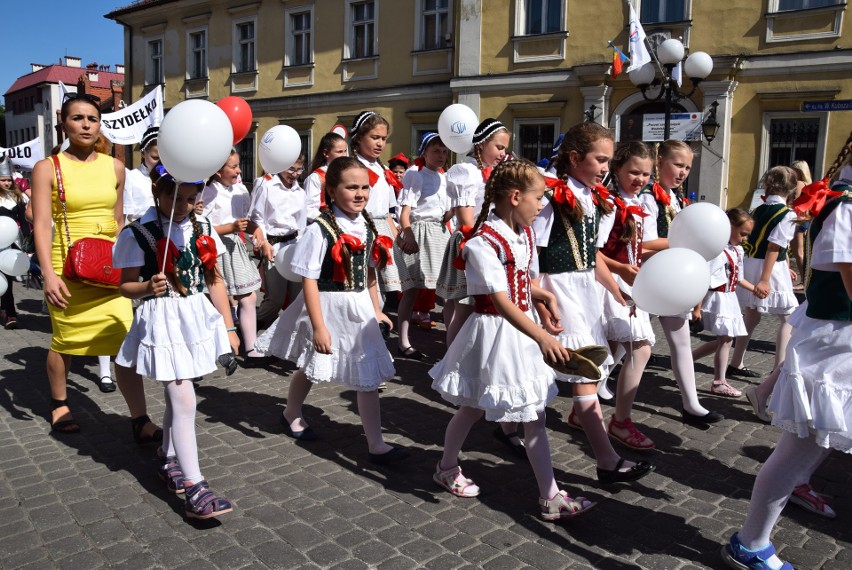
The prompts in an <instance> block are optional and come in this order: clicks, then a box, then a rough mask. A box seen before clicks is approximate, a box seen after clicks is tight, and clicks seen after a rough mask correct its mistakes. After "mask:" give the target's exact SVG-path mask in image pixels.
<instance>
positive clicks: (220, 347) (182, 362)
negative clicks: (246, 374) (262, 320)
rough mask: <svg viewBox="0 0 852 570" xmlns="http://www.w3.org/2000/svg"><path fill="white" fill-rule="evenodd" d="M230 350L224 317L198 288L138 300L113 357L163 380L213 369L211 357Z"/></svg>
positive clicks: (179, 378) (121, 363) (145, 373)
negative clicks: (192, 291)
mask: <svg viewBox="0 0 852 570" xmlns="http://www.w3.org/2000/svg"><path fill="white" fill-rule="evenodd" d="M229 352H231V345H230V343H229V342H228V331H227V330H226V329H225V320H224V319H223V318H222V315H220V314H219V312H218V311H216V308H215V307H214V306H213V304H212V303H211V302H210V301H209V300H208V299H207V297H206V296H204V295H203V294H201V293H196V294H194V295H190V296H188V297H155V298H153V299H147V300H145V301H143V302H142V303H141V304H140V305H139V308H137V309H136V314H135V315H134V317H133V324H132V325H131V326H130V331H129V332H128V333H127V336H126V337H125V339H124V343H122V345H121V348H120V349H119V351H118V355H117V356H116V357H115V363H116V364H118V365H120V366H124V367H126V368H132V369H133V370H135V371H136V372H138V373H139V374H141V375H142V376H147V377H148V378H153V379H154V380H160V381H163V382H168V381H170V380H187V379H190V378H196V377H198V376H204V375H206V374H211V373H213V372H215V371H216V358H218V357H219V356H220V355H222V354H227V353H229Z"/></svg>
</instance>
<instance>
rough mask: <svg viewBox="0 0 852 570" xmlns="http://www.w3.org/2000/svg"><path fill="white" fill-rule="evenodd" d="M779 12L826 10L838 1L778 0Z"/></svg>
mask: <svg viewBox="0 0 852 570" xmlns="http://www.w3.org/2000/svg"><path fill="white" fill-rule="evenodd" d="M777 2H778V11H779V12H784V11H787V10H809V9H811V8H824V7H826V6H834V5H835V4H837V3H838V0H777Z"/></svg>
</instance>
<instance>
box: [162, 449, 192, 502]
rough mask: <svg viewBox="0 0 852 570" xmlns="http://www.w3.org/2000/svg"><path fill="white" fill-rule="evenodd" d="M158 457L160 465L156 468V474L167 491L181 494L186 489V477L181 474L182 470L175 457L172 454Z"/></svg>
mask: <svg viewBox="0 0 852 570" xmlns="http://www.w3.org/2000/svg"><path fill="white" fill-rule="evenodd" d="M159 459H160V467H159V468H158V469H157V475H159V476H160V479H162V480H163V483H165V484H166V488H167V489H168V490H169V491H171V492H172V493H175V494H176V495H181V494H183V493H184V491H185V490H186V489H185V487H186V485H185V483H186V478H185V477H184V476H183V471H182V470H181V468H180V464H179V463H178V460H177V457H175V456H174V455H172V456H171V457H160V458H159Z"/></svg>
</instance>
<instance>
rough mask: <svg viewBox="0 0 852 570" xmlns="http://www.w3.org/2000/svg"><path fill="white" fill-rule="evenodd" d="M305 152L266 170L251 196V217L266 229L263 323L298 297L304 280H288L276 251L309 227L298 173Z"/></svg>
mask: <svg viewBox="0 0 852 570" xmlns="http://www.w3.org/2000/svg"><path fill="white" fill-rule="evenodd" d="M304 160H305V157H304V155H299V158H298V160H296V162H295V163H294V164H293V166H291V167H290V168H288V169H287V170H284V171H282V172H279V173H278V174H274V175H270V174H265V175H264V176H262V177H261V178H259V179H258V182H257V184H256V185H255V188H254V191H253V192H252V196H251V206H250V207H249V212H248V218H249V220H251V221H252V222H254V223H255V224H256V225H257V227H258V228H259V229H260V231H261V232H262V233H263V237H264V240H265V242H266V243H265V244H264V246H263V248H262V256H261V257H262V261H261V266H262V268H263V283H264V297H263V301H261V303H260V306H259V307H258V309H257V320H258V322H260V323H267V324H268V323H271V322H272V321H274V320H275V319H276V317H278V312H279V311H280V310H281V307H282V306H283V305H284V301H285V299H287V298H289V299H291V300H292V299H295V298H296V295H298V294H299V291H300V290H301V285H302V284H301V282H299V283H293V282H291V281H287V279H285V278H284V276H283V275H281V273H279V272H278V270H277V269H275V261H274V260H275V254H276V253H278V251H279V250H280V249H281V248H282V247H288V246H292V245H295V243H296V240H297V239H298V238H299V236H300V235H302V234H304V233H305V228H306V227H307V224H308V220H307V202H308V200H307V195H306V193H305V190H303V189H302V187H301V186H299V181H298V178H299V175H300V174H301V173H302V172H303V171H304V167H303V165H304Z"/></svg>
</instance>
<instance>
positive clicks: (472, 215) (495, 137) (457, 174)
mask: <svg viewBox="0 0 852 570" xmlns="http://www.w3.org/2000/svg"><path fill="white" fill-rule="evenodd" d="M509 137H510V134H509V130H508V129H507V128H506V127H505V126H503V123H501V122H500V121H498V120H497V119H485V120H484V121H482V122H481V123H480V124H479V126H477V127H476V130H475V131H474V134H473V150H471V151H470V153H469V155H468V159H467V161H466V162H461V163H459V164H455V165H453V166H452V167H451V168H450V169H449V170H448V171H447V195H448V196H449V198H450V206H451V207H452V208H453V213H454V214H455V218H456V232H455V233H454V234H453V235H452V237H451V239H450V242H449V243H448V244H447V250H446V252H445V253H444V260H443V262H442V263H441V272H440V275H439V276H438V288H437V293H438V296H439V297H441V298H442V299H444V323H445V324H446V326H447V344H448V345H449V344H451V343H452V342H453V339H454V338H455V336H456V334H457V333H458V331H459V329H460V328H461V327H462V325H463V324H464V322H465V321H466V320H467V318H468V317H469V316H470V315H471V313H472V312H473V305H472V304H471V302H470V300H469V299H467V296H468V294H467V287H466V286H465V283H466V282H465V274H464V271H461V270H459V269H458V268H457V267H455V266H454V262H455V260H456V258H458V256H459V244H460V243H461V241H462V240H463V239H468V238H470V237H471V235H472V234H471V231H472V228H473V222H474V221H475V220H476V219H477V218H478V217H479V214H480V213H481V210H482V204H483V202H484V200H485V183H486V181H487V180H488V177H489V176H490V174H491V171H492V169H493V168H494V167H495V166H497V165H498V164H500V163H501V162H502V161H503V160H505V158H506V153H507V149H508V148H509ZM516 443H517V442H516Z"/></svg>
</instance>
